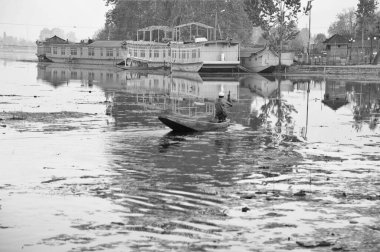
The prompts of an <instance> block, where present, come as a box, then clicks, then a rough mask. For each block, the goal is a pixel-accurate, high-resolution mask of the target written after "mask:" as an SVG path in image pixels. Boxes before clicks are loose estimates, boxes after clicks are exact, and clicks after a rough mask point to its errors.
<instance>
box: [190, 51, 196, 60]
mask: <svg viewBox="0 0 380 252" xmlns="http://www.w3.org/2000/svg"><path fill="white" fill-rule="evenodd" d="M191 57H192V58H193V59H195V58H196V57H197V50H196V49H193V50H192V51H191Z"/></svg>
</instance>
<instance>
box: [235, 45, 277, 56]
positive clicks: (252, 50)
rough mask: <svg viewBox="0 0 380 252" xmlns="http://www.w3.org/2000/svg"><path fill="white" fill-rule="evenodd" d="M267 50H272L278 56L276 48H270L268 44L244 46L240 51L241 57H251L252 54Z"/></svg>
mask: <svg viewBox="0 0 380 252" xmlns="http://www.w3.org/2000/svg"><path fill="white" fill-rule="evenodd" d="M265 50H269V51H270V52H272V53H273V54H274V55H276V56H277V53H276V52H275V51H274V50H272V49H270V48H268V47H267V46H264V47H246V48H242V49H241V51H240V57H243V58H248V57H251V56H252V55H258V54H260V53H262V52H264V51H265Z"/></svg>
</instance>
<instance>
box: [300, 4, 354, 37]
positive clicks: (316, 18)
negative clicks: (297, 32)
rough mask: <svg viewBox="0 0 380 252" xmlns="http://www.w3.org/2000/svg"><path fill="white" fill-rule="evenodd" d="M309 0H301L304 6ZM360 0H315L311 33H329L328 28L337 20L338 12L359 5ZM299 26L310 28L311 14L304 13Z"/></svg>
mask: <svg viewBox="0 0 380 252" xmlns="http://www.w3.org/2000/svg"><path fill="white" fill-rule="evenodd" d="M307 2H308V0H301V3H302V6H306V5H307ZM358 2H359V0H314V1H313V2H312V6H313V7H312V10H311V29H310V30H311V33H312V34H314V35H315V34H318V33H324V34H325V35H326V36H327V35H328V32H327V31H328V29H329V26H330V24H331V23H332V22H334V21H335V20H336V16H337V14H338V13H340V12H342V11H343V10H347V9H349V8H355V9H356V7H357V4H358ZM298 27H299V28H300V29H302V28H309V16H305V15H303V16H302V17H300V18H299V22H298Z"/></svg>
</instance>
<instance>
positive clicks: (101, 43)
mask: <svg viewBox="0 0 380 252" xmlns="http://www.w3.org/2000/svg"><path fill="white" fill-rule="evenodd" d="M122 44H123V41H122V40H98V41H94V42H92V43H91V44H89V45H88V46H90V47H121V45H122Z"/></svg>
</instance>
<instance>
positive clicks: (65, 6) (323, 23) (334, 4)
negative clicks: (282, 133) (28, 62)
mask: <svg viewBox="0 0 380 252" xmlns="http://www.w3.org/2000/svg"><path fill="white" fill-rule="evenodd" d="M301 1H302V4H303V6H305V5H306V3H307V0H301ZM357 2H358V0H314V2H313V9H312V22H311V32H312V34H317V33H325V34H326V35H327V30H328V27H329V25H330V24H331V23H332V22H333V21H334V20H335V17H336V14H337V13H339V12H341V11H342V10H343V9H347V8H350V7H355V8H356V5H357ZM107 9H108V8H107V7H106V6H105V4H104V1H103V0H0V36H2V34H3V32H6V33H7V35H10V36H16V37H21V38H27V39H29V40H33V41H34V40H36V39H37V38H38V36H39V33H40V31H41V30H42V29H43V28H45V27H46V28H49V29H51V28H54V27H59V28H62V29H63V30H64V31H65V32H66V33H67V32H69V31H74V32H75V34H76V37H77V39H85V38H88V37H92V35H93V34H94V33H95V32H96V31H97V30H98V29H100V28H101V27H103V25H104V20H105V13H106V11H107ZM298 26H299V28H305V27H308V26H309V19H308V17H307V16H302V17H300V20H299V25H298Z"/></svg>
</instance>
